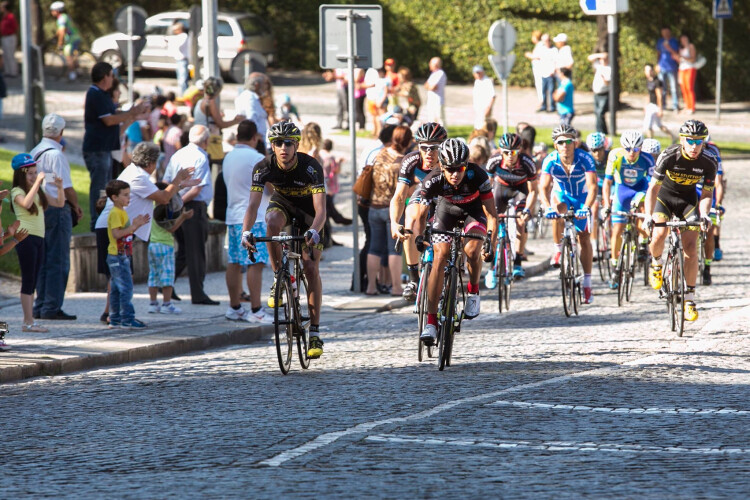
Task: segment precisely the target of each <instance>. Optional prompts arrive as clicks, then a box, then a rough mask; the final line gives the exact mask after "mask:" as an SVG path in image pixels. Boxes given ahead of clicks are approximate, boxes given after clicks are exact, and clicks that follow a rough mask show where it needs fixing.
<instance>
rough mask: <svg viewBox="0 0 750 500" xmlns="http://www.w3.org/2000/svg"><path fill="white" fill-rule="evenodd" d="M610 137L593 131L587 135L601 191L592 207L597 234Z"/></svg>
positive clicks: (592, 216)
mask: <svg viewBox="0 0 750 500" xmlns="http://www.w3.org/2000/svg"><path fill="white" fill-rule="evenodd" d="M608 145H609V139H607V136H606V135H604V134H602V133H601V132H593V133H591V134H589V135H587V136H586V146H588V148H589V153H590V154H591V157H592V158H593V159H594V165H596V178H597V185H598V186H599V191H598V194H597V197H596V202H594V206H593V207H591V221H592V223H593V225H592V231H591V232H592V234H597V231H598V230H599V208H600V205H601V197H602V184H603V183H604V174H605V173H606V170H607V155H609V148H608V147H607V146H608Z"/></svg>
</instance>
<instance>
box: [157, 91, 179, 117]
mask: <svg viewBox="0 0 750 500" xmlns="http://www.w3.org/2000/svg"><path fill="white" fill-rule="evenodd" d="M164 97H166V98H167V102H165V103H164V106H163V107H162V108H161V114H163V115H165V116H166V117H167V118H171V117H172V116H174V115H175V114H177V104H176V103H175V102H176V101H177V96H176V95H175V93H174V92H167V93H166V94H165V96H164Z"/></svg>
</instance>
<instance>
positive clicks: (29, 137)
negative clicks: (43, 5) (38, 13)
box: [5, 0, 35, 151]
mask: <svg viewBox="0 0 750 500" xmlns="http://www.w3.org/2000/svg"><path fill="white" fill-rule="evenodd" d="M30 3H31V0H23V1H22V2H21V53H22V55H23V73H22V75H21V76H22V78H23V95H24V96H25V97H24V112H25V113H26V122H25V123H26V137H25V141H24V145H25V147H26V151H31V150H32V149H34V145H35V144H34V92H33V91H32V84H33V81H32V73H31V71H32V68H31V5H30ZM5 57H13V54H6V56H5Z"/></svg>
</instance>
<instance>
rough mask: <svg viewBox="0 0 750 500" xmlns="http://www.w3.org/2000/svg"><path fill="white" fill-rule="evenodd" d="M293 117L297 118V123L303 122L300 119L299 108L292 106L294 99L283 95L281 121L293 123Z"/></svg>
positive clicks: (280, 105)
mask: <svg viewBox="0 0 750 500" xmlns="http://www.w3.org/2000/svg"><path fill="white" fill-rule="evenodd" d="M292 117H294V118H296V119H297V120H296V121H297V122H300V123H301V122H302V118H300V117H299V111H298V110H297V106H295V105H294V104H292V98H291V97H289V94H282V95H281V104H279V119H280V120H281V121H283V122H286V121H291V120H292Z"/></svg>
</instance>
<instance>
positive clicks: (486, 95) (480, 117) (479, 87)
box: [471, 64, 495, 129]
mask: <svg viewBox="0 0 750 500" xmlns="http://www.w3.org/2000/svg"><path fill="white" fill-rule="evenodd" d="M471 72H472V73H473V74H474V90H473V92H472V97H473V101H474V128H475V129H480V128H482V127H483V126H484V119H485V118H492V106H493V105H494V104H495V84H494V83H493V82H492V78H490V77H489V76H487V73H485V71H484V67H482V66H481V65H479V64H477V65H476V66H474V68H473V69H472V70H471Z"/></svg>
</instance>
